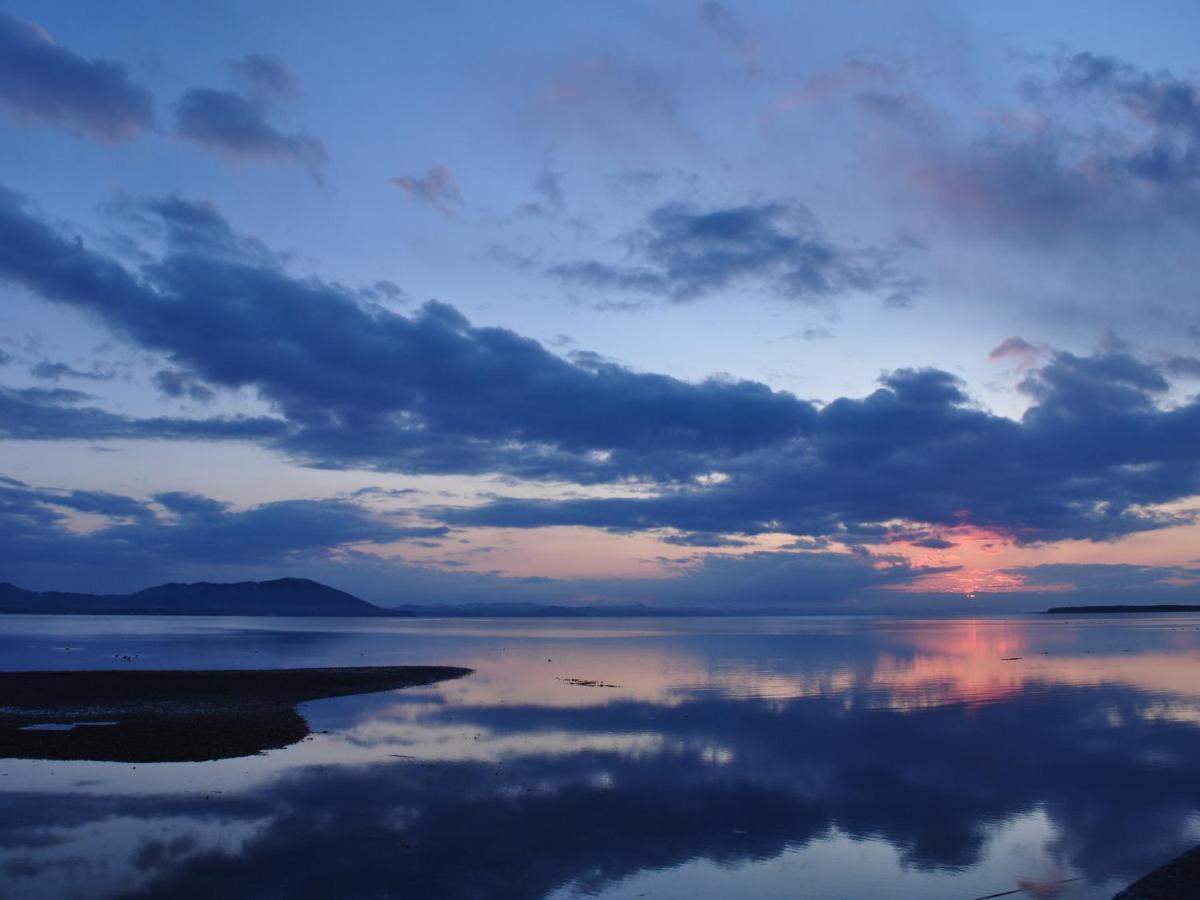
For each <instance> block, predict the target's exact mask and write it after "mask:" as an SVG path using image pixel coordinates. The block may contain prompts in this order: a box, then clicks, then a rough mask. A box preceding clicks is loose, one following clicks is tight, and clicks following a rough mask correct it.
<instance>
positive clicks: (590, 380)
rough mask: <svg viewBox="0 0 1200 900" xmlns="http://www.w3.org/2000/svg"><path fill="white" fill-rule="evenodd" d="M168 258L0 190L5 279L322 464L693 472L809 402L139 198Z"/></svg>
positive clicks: (590, 475) (791, 426) (807, 410)
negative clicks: (67, 228)
mask: <svg viewBox="0 0 1200 900" xmlns="http://www.w3.org/2000/svg"><path fill="white" fill-rule="evenodd" d="M145 212H146V214H147V215H154V216H155V217H157V219H158V221H159V223H160V224H161V226H162V227H163V228H164V229H165V232H166V238H167V240H166V243H167V247H168V249H167V253H166V254H165V255H164V256H163V257H162V258H161V259H159V260H157V261H155V262H153V263H151V264H149V265H147V266H146V267H145V268H144V269H143V270H142V272H140V273H138V274H135V273H133V272H130V271H128V270H126V269H125V268H124V267H122V266H121V265H119V264H118V263H117V262H116V261H114V260H112V259H111V258H108V257H105V256H103V255H102V254H99V253H97V252H94V251H92V250H90V249H88V248H86V247H84V246H83V245H82V244H80V243H79V242H77V241H76V240H73V239H70V238H68V237H65V236H63V235H61V234H59V233H58V232H57V231H55V230H54V229H52V228H50V227H49V226H48V225H46V224H45V223H44V222H42V221H41V220H40V219H38V218H36V217H34V216H33V215H31V214H30V213H29V212H28V211H27V209H26V208H25V207H24V205H23V204H22V202H21V201H20V199H19V198H18V197H16V196H15V195H13V194H0V241H2V242H3V243H2V244H0V278H5V279H6V280H9V281H11V282H16V283H18V284H21V285H24V286H25V287H27V288H28V289H30V290H31V291H33V292H34V293H36V294H38V295H40V296H42V297H45V298H47V299H51V300H55V301H59V302H63V303H67V304H69V305H71V306H74V307H76V308H79V309H82V310H85V311H88V312H91V313H94V314H96V315H98V316H100V318H101V319H103V320H104V321H106V322H107V323H108V324H109V325H111V326H112V327H113V328H114V329H116V330H117V331H118V332H120V333H122V334H124V335H125V336H127V337H128V338H129V339H130V340H132V341H133V342H135V343H136V344H138V345H140V346H142V347H144V348H147V349H151V350H155V351H158V352H162V353H165V354H167V355H168V356H170V357H171V359H172V361H173V362H174V363H175V365H176V367H177V369H178V370H180V371H182V372H186V373H188V374H189V375H191V376H192V377H194V378H195V379H198V380H200V381H203V382H207V383H208V384H210V385H220V386H225V387H252V388H256V389H257V390H258V391H259V393H260V394H261V395H262V396H263V397H264V398H265V399H267V400H269V401H270V402H271V403H272V404H273V405H274V406H275V407H276V409H277V410H278V411H279V413H280V414H281V415H282V416H284V417H285V418H286V420H287V422H288V424H289V430H288V433H287V434H286V435H281V436H280V437H279V439H278V440H279V446H281V447H282V448H284V449H286V450H288V451H290V452H292V453H295V454H296V455H298V456H300V457H303V458H307V459H309V460H311V461H314V462H317V463H320V464H326V465H358V466H368V467H381V468H392V469H399V470H404V471H414V472H508V473H511V474H521V475H527V476H531V477H558V478H566V479H570V480H577V481H595V480H608V479H613V478H622V477H630V476H647V477H654V478H665V479H673V478H688V477H691V476H692V475H694V474H699V473H702V472H704V471H707V469H708V467H711V466H712V465H713V463H714V461H717V460H721V459H725V458H729V457H734V456H737V455H740V454H744V453H747V452H750V451H752V450H754V449H756V448H761V447H764V446H769V445H774V444H777V443H779V442H780V441H782V440H786V439H787V438H789V437H791V436H794V435H796V434H798V433H800V432H801V431H802V430H803V429H804V428H805V427H806V425H807V423H809V422H810V421H811V420H812V417H813V415H814V410H813V408H812V406H811V405H810V404H808V403H805V402H803V401H800V400H797V399H796V398H795V397H793V396H792V395H790V394H787V393H782V392H776V391H772V390H770V389H769V388H767V387H766V386H765V385H762V384H758V383H755V382H749V381H734V380H731V379H713V380H710V381H706V382H703V383H701V384H690V383H687V382H684V381H680V380H677V379H674V378H669V377H667V376H663V375H652V374H643V373H636V372H633V371H630V370H629V369H625V368H623V367H621V366H618V365H615V364H613V363H608V362H605V361H603V360H600V359H598V358H594V357H581V358H580V360H579V361H577V362H570V361H567V360H564V359H562V358H561V357H559V356H556V355H555V354H553V353H550V352H549V351H547V350H546V349H545V348H544V347H542V346H541V345H539V344H538V343H536V342H534V341H531V340H529V339H527V338H523V337H520V336H519V335H516V334H514V333H513V332H511V331H507V330H505V329H502V328H478V327H474V326H472V325H471V324H470V323H469V322H468V321H467V320H466V319H465V318H464V317H463V316H462V315H461V314H460V313H458V312H457V311H456V310H455V309H453V308H452V307H450V306H447V305H445V304H440V303H429V304H426V305H425V306H424V307H422V308H421V309H420V310H419V311H418V312H417V313H416V314H414V315H412V316H402V315H399V314H397V313H395V312H392V311H390V310H388V309H385V308H383V307H380V306H378V305H374V304H364V303H363V302H361V301H360V300H359V298H357V297H355V296H354V295H352V294H351V293H349V292H348V291H346V290H345V289H343V288H340V287H338V286H337V285H332V284H329V283H325V282H321V281H317V280H313V279H307V280H302V279H298V278H294V277H292V276H290V275H288V274H287V272H286V271H284V270H283V268H282V267H281V266H280V265H279V264H278V263H277V261H276V260H274V258H273V257H271V256H270V255H269V254H267V253H266V252H265V251H264V250H263V248H261V246H259V245H258V244H257V243H255V242H245V241H242V240H241V239H240V238H239V237H238V236H237V235H235V234H234V233H233V232H232V230H231V229H230V228H229V226H228V225H227V224H226V223H225V222H224V221H223V220H222V219H220V217H219V216H217V215H216V213H215V211H214V210H213V209H212V208H211V207H207V206H200V205H193V204H187V203H183V202H182V201H178V200H174V201H166V202H160V203H156V204H153V205H151V206H150V207H148V208H147V209H146V210H145Z"/></svg>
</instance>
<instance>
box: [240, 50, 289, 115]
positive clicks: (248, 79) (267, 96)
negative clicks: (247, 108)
mask: <svg viewBox="0 0 1200 900" xmlns="http://www.w3.org/2000/svg"><path fill="white" fill-rule="evenodd" d="M229 67H230V69H231V70H232V71H233V74H234V77H235V78H237V80H238V81H239V82H241V84H242V86H243V87H244V88H245V89H246V91H247V92H248V93H249V94H250V95H251V96H253V97H257V98H259V99H260V100H261V101H262V102H266V103H285V102H287V101H290V100H294V99H296V98H297V97H299V96H300V80H299V79H298V78H297V77H296V75H295V73H293V72H292V70H291V69H289V68H288V67H287V64H286V63H284V62H283V60H280V59H276V58H275V57H273V56H266V55H265V54H261V53H252V54H250V55H249V56H244V57H242V58H241V59H236V60H234V61H233V62H231V63H230V64H229Z"/></svg>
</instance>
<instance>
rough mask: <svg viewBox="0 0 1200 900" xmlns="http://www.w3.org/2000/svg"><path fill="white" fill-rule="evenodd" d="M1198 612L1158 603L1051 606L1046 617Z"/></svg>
mask: <svg viewBox="0 0 1200 900" xmlns="http://www.w3.org/2000/svg"><path fill="white" fill-rule="evenodd" d="M1176 612H1200V606H1194V605H1190V604H1188V605H1178V604H1171V603H1158V604H1155V605H1153V606H1138V605H1136V604H1119V605H1114V606H1052V607H1050V609H1048V610H1046V613H1047V614H1048V615H1072V614H1086V615H1094V614H1104V613H1176Z"/></svg>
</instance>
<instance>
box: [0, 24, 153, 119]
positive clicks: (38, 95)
mask: <svg viewBox="0 0 1200 900" xmlns="http://www.w3.org/2000/svg"><path fill="white" fill-rule="evenodd" d="M0 106H2V107H3V108H5V109H6V110H7V111H8V112H10V113H11V114H13V115H15V116H17V117H19V118H25V119H39V120H42V121H44V122H49V123H52V124H54V125H59V126H61V127H63V128H65V129H67V130H69V131H73V132H76V133H79V134H83V135H87V136H88V137H93V138H99V139H100V140H104V141H124V140H129V139H130V138H134V137H136V136H138V135H139V134H141V133H142V132H144V131H147V130H150V129H151V128H153V127H154V100H153V98H152V97H151V95H150V93H149V92H148V91H147V90H146V89H145V88H143V87H141V86H140V85H138V84H137V83H136V82H134V81H133V80H132V79H130V77H129V73H128V72H127V71H126V70H125V67H124V66H121V65H119V64H118V63H114V62H109V61H107V60H88V59H84V58H83V57H82V56H79V55H78V54H76V53H74V52H72V51H71V50H68V49H67V48H65V47H61V46H59V45H58V44H56V43H55V42H54V40H53V39H52V38H51V37H50V35H48V34H47V33H46V32H45V31H44V30H43V29H42V28H40V27H38V26H37V25H33V24H30V23H28V22H23V21H21V20H20V19H16V18H13V17H12V16H9V15H6V14H4V13H0Z"/></svg>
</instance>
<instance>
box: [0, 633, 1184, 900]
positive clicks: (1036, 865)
mask: <svg viewBox="0 0 1200 900" xmlns="http://www.w3.org/2000/svg"><path fill="white" fill-rule="evenodd" d="M392 664H437V665H442V664H445V665H458V666H469V667H471V668H473V669H475V673H474V674H472V675H470V676H467V677H465V678H461V679H458V680H454V681H446V682H442V683H439V684H435V685H432V686H425V687H419V688H410V689H406V690H401V691H393V692H388V693H381V694H371V695H359V696H352V697H343V698H335V699H329V700H320V701H316V702H313V703H309V704H306V705H305V706H303V707H302V708H301V711H302V712H303V713H304V715H305V716H306V717H307V719H308V721H309V722H310V724H311V726H312V729H313V734H312V735H311V736H310V737H309V738H307V739H305V740H304V741H301V742H300V743H297V744H294V745H292V746H290V747H286V748H284V749H280V750H273V751H269V752H265V753H261V754H258V755H255V756H250V757H244V758H240V759H225V760H217V761H213V762H202V763H158V764H138V765H131V764H127V763H97V762H52V761H44V760H13V759H4V760H0V897H4V898H62V897H80V898H102V897H115V896H122V897H125V896H132V897H143V896H144V897H171V898H186V897H203V898H215V897H219V898H240V897H254V898H259V897H285V896H286V897H292V896H296V897H354V898H373V897H381V898H382V897H404V898H421V900H423V898H438V897H449V898H541V897H548V898H569V897H580V896H587V897H601V898H640V897H647V898H660V897H661V898H669V897H679V898H687V900H699V898H729V897H754V898H768V897H779V898H784V897H786V898H795V897H822V898H824V897H829V898H854V897H887V898H943V897H944V898H955V900H971V898H979V897H984V896H987V895H996V894H1001V893H1003V892H1012V893H1011V894H1008V896H1013V897H1036V898H1043V900H1049V898H1064V900H1066V898H1084V897H1086V898H1091V897H1104V898H1107V897H1111V896H1112V894H1113V893H1115V892H1116V891H1117V890H1119V889H1120V888H1122V887H1124V886H1125V885H1126V884H1128V883H1129V882H1130V881H1132V880H1134V879H1135V878H1137V877H1138V876H1140V875H1142V874H1144V873H1145V872H1147V871H1149V870H1151V869H1153V868H1155V867H1157V866H1158V865H1160V864H1162V863H1163V862H1165V861H1166V860H1168V859H1169V858H1171V857H1172V856H1174V855H1176V854H1178V853H1179V852H1180V851H1182V850H1184V849H1186V848H1188V847H1190V846H1192V845H1195V844H1196V843H1200V777H1198V776H1197V770H1196V760H1198V759H1200V616H1193V615H1157V616H1107V617H1094V618H1074V617H1027V618H987V619H973V620H965V619H945V620H920V621H917V620H907V619H893V618H867V617H862V618H805V617H792V618H712V619H704V618H695V619H590V620H548V619H506V620H498V619H490V620H482V619H457V620H433V619H416V620H412V619H408V620H405V619H388V620H366V619H337V620H330V619H319V620H318V619H266V618H194V619H187V618H155V617H39V616H6V617H4V618H3V619H0V669H2V670H40V669H98V668H127V669H129V668H132V669H164V668H275V667H301V666H328V665H392ZM0 705H3V698H0Z"/></svg>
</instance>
